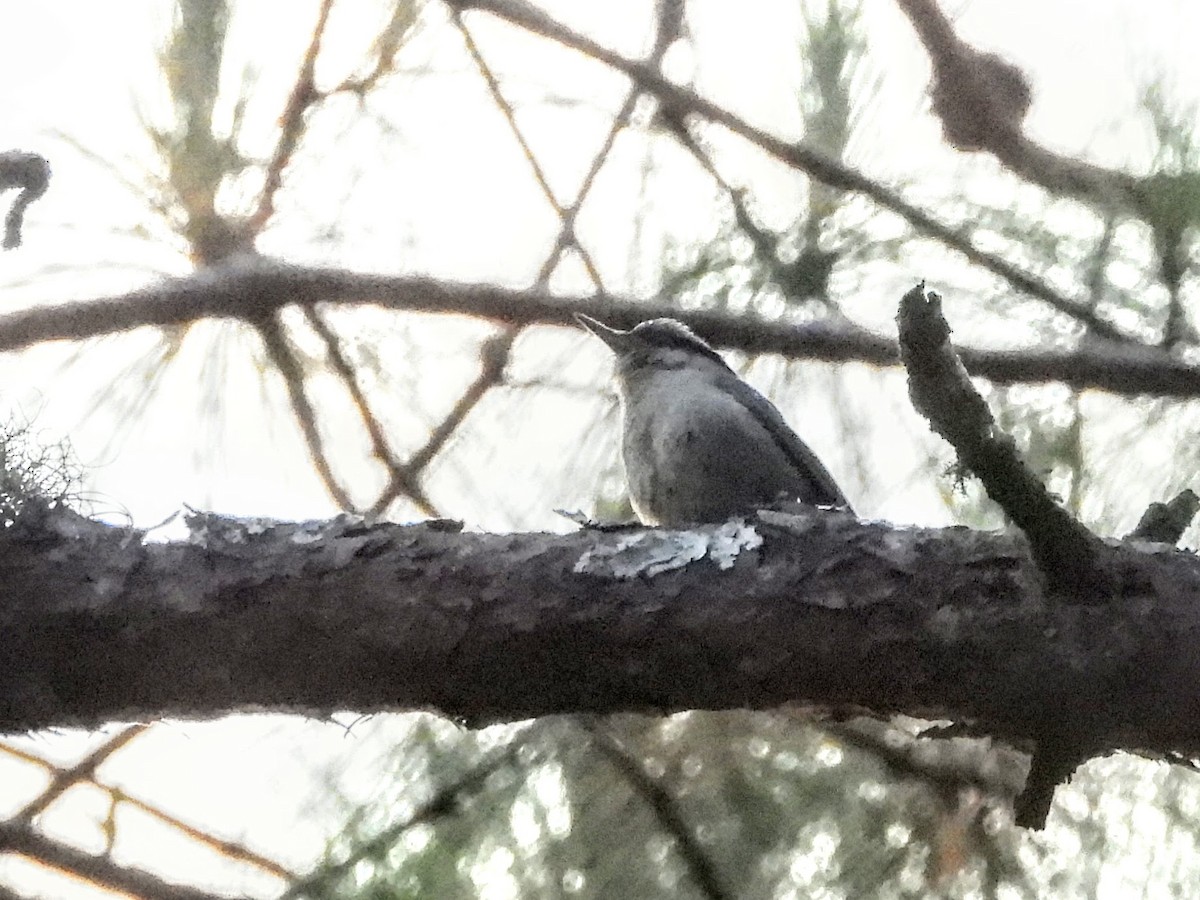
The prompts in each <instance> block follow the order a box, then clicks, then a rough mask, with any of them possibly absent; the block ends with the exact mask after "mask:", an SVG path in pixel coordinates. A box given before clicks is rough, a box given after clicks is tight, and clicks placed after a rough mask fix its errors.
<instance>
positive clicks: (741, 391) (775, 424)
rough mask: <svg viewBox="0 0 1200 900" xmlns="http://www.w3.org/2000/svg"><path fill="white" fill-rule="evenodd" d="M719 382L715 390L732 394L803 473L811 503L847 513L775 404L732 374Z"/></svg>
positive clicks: (842, 496)
mask: <svg viewBox="0 0 1200 900" xmlns="http://www.w3.org/2000/svg"><path fill="white" fill-rule="evenodd" d="M718 381H719V383H718V386H719V387H720V388H721V389H722V390H725V391H728V392H729V393H730V394H732V395H733V396H734V397H735V398H737V400H738V402H739V403H741V404H742V405H743V406H744V407H746V409H748V410H749V411H750V412H751V413H752V414H753V415H754V417H755V418H756V419H758V420H759V421H760V422H762V424H763V427H764V428H766V429H767V430H768V431H769V432H770V433H771V436H772V437H773V438H775V442H776V443H777V444H778V445H779V446H780V448H781V449H782V450H783V452H784V453H785V454H786V455H787V457H788V459H790V460H791V461H792V463H793V464H794V465H795V466H796V468H797V469H798V470H799V471H800V472H802V473H804V477H805V478H806V480H807V481H808V482H809V483H810V484H811V485H812V487H813V499H812V501H811V502H813V503H815V504H818V505H820V506H844V507H845V508H846V509H850V504H849V503H848V502H847V501H846V496H845V494H843V493H842V489H841V488H839V487H838V485H837V482H836V481H834V480H833V476H832V475H830V474H829V470H828V469H826V468H825V466H824V464H823V463H822V462H821V460H819V459H818V458H817V454H815V453H813V452H812V450H810V449H809V448H808V445H807V444H806V443H804V441H802V440H800V437H799V436H798V435H797V434H796V432H794V431H792V429H791V426H790V425H788V423H787V422H786V421H784V418H783V414H782V413H780V412H779V410H778V409H776V408H775V404H773V403H772V402H771V401H770V400H768V399H767V398H766V397H764V396H763V395H762V394H760V393H759V392H758V391H756V390H755V389H754V388H752V387H751V386H750V385H748V384H746V382H744V381H742V380H741V379H740V378H738V377H737V375H736V374H735V373H734V372H733V371H732V370H731V371H729V373H728V375H726V374H725V373H722V374H721V375H720V376H719V379H718ZM851 511H853V510H851Z"/></svg>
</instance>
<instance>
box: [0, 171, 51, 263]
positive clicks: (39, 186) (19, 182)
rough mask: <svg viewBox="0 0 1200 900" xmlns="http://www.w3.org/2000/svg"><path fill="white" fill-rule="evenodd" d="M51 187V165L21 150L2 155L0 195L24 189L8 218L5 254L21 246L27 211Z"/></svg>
mask: <svg viewBox="0 0 1200 900" xmlns="http://www.w3.org/2000/svg"><path fill="white" fill-rule="evenodd" d="M49 185H50V163H48V162H46V160H45V159H43V158H42V157H40V156H38V155H37V154H36V153H26V152H24V151H21V150H7V151H5V152H3V153H0V192H3V191H7V190H9V189H10V188H20V189H21V193H19V194H18V195H17V199H16V200H14V201H13V205H12V207H11V208H10V209H9V211H8V215H7V216H5V217H4V244H3V246H4V249H5V250H12V249H13V248H14V247H19V246H21V224H22V223H23V222H24V219H25V208H26V207H27V206H29V204H30V203H32V202H33V201H34V200H36V199H37V198H38V197H40V196H42V194H44V193H46V188H47V187H49Z"/></svg>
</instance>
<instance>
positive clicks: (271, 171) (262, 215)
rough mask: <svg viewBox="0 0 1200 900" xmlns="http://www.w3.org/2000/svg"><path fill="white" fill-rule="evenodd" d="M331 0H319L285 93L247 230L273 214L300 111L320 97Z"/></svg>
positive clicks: (300, 119)
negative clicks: (319, 77) (317, 73)
mask: <svg viewBox="0 0 1200 900" xmlns="http://www.w3.org/2000/svg"><path fill="white" fill-rule="evenodd" d="M332 7H333V0H321V8H320V10H319V11H318V13H317V24H316V26H315V27H314V28H313V33H312V38H311V39H310V40H309V42H308V49H307V50H306V51H305V53H304V59H303V60H302V61H301V63H300V71H299V72H298V73H297V75H296V83H295V85H293V86H292V92H291V94H290V95H289V96H288V101H287V105H286V106H285V107H284V110H283V115H282V116H280V119H279V141H278V142H277V143H276V144H275V152H274V153H273V154H272V155H271V161H270V163H268V164H267V171H266V175H265V178H264V181H263V188H262V193H261V194H260V195H259V198H258V208H257V209H256V210H255V211H254V214H253V215H251V216H250V219H249V221H248V223H247V229H248V233H250V234H258V233H259V232H260V231H262V229H263V228H264V226H266V224H267V222H268V221H269V220H270V218H271V216H272V215H273V214H274V213H275V195H276V193H277V192H278V191H279V186H280V185H281V184H282V183H283V170H284V169H285V168H286V167H287V164H288V162H289V161H290V160H291V158H292V154H293V153H295V152H296V147H297V145H299V143H300V136H301V135H302V134H303V133H304V113H305V112H306V111H307V110H308V108H309V107H310V106H312V104H313V103H314V102H315V101H316V100H318V99H319V98H320V95H319V94H318V93H317V85H316V81H315V80H314V77H313V76H314V72H315V71H316V67H317V55H318V54H319V53H320V51H321V39H322V38H323V37H324V35H325V26H326V24H327V23H328V21H329V10H330V9H331V8H332Z"/></svg>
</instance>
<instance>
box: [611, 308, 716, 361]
mask: <svg viewBox="0 0 1200 900" xmlns="http://www.w3.org/2000/svg"><path fill="white" fill-rule="evenodd" d="M633 333H634V334H636V335H637V336H638V337H640V338H641V339H642V340H643V341H645V342H646V344H647V345H649V346H651V347H665V348H670V349H673V350H691V351H692V352H693V353H699V354H701V355H703V356H707V357H708V358H709V359H711V360H713V361H714V362H719V363H720V364H721V365H723V366H724V365H725V360H724V359H722V358H721V354H719V353H717V351H716V350H714V349H713V348H712V347H710V346H709V345H708V344H707V343H705V342H704V341H703V340H701V339H700V338H699V337H697V336H696V333H695V332H694V331H692V330H691V329H690V328H688V327H687V326H686V325H684V324H683V323H682V322H677V321H675V320H674V319H650V320H649V321H647V322H642V323H641V324H640V325H638V326H637V327H636V328H634V329H633Z"/></svg>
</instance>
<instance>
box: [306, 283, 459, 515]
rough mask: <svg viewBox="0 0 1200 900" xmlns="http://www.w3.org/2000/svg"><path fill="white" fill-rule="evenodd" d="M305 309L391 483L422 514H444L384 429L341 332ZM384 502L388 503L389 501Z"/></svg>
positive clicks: (310, 308) (313, 309)
mask: <svg viewBox="0 0 1200 900" xmlns="http://www.w3.org/2000/svg"><path fill="white" fill-rule="evenodd" d="M303 310H304V316H305V318H306V319H307V320H308V323H309V325H311V326H312V328H313V330H314V331H315V332H316V333H317V335H318V336H319V337H320V338H321V340H322V341H323V342H324V344H325V350H326V352H327V353H328V354H329V361H330V364H331V365H332V366H333V371H334V372H336V373H337V375H338V376H339V377H340V378H341V379H342V383H343V384H345V385H346V390H347V391H349V393H350V398H351V399H352V400H353V401H354V407H355V409H357V410H358V416H359V418H360V419H361V420H362V423H363V426H364V427H365V428H366V429H367V434H368V435H369V436H370V438H371V448H372V453H373V455H374V457H375V458H376V459H377V460H379V462H380V463H382V464H383V466H384V468H386V469H387V470H388V473H389V486H393V485H395V486H399V487H400V488H401V490H402V491H403V493H405V494H407V495H408V497H409V499H411V500H412V501H413V503H414V504H415V505H416V507H417V508H418V509H419V510H420V511H421V514H422V515H425V516H429V517H430V518H434V519H437V518H441V513H439V512H438V510H437V507H435V506H434V504H433V502H432V501H431V500H430V499H429V497H428V496H427V495H426V494H425V492H424V490H422V489H421V486H420V483H419V482H418V480H417V478H416V477H413V475H414V473H413V472H412V471H411V465H410V466H405V465H404V464H403V463H402V462H401V461H400V460H399V459H397V458H396V455H395V454H394V453H393V452H392V448H391V445H390V444H389V443H388V440H387V435H385V434H384V433H383V426H382V425H381V424H380V423H379V420H378V419H377V418H376V417H375V414H374V412H372V411H371V407H370V404H369V403H368V402H367V396H366V393H365V392H364V391H363V389H362V385H361V384H359V381H358V374H357V373H356V372H355V371H354V367H353V366H352V365H351V364H350V360H348V359H347V358H346V354H344V353H343V352H342V347H341V343H340V342H339V340H338V336H337V335H336V334H335V333H334V331H333V329H332V328H330V327H329V324H328V323H327V322H326V321H325V320H324V319H323V318H322V317H321V314H320V313H318V312H317V310H316V308H315V307H313V306H312V305H311V304H306V305H305V306H304V308H303ZM393 499H394V497H393ZM389 502H391V501H389ZM384 505H385V506H386V504H384Z"/></svg>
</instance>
